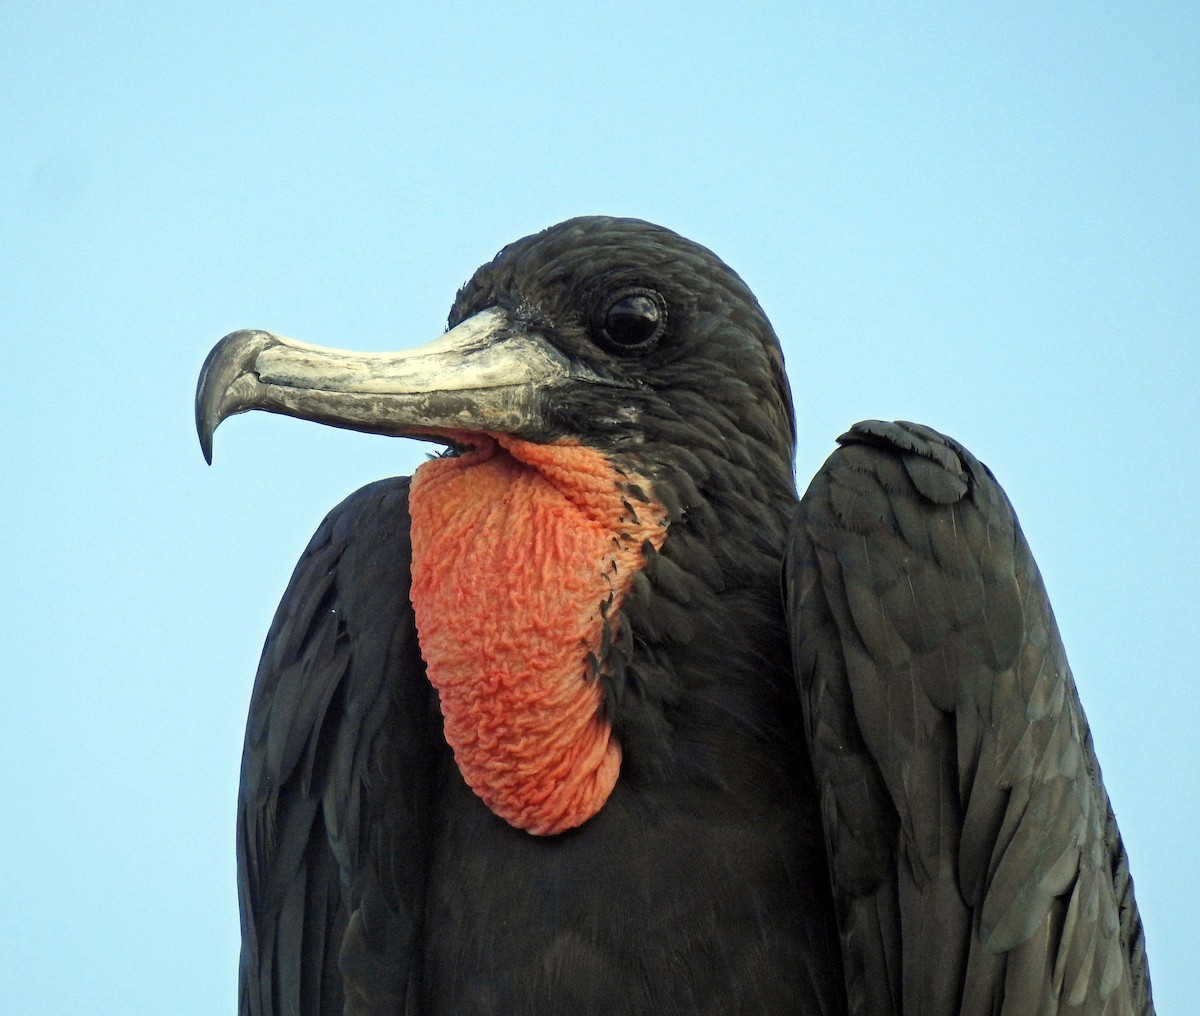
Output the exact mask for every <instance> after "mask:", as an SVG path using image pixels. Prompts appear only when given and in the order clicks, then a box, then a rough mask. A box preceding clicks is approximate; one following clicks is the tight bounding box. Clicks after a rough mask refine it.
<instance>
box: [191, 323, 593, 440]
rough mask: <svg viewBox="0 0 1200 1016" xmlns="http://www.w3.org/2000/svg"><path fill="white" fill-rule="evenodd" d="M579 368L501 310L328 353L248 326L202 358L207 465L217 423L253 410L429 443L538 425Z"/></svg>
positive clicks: (200, 401) (201, 415) (201, 428)
mask: <svg viewBox="0 0 1200 1016" xmlns="http://www.w3.org/2000/svg"><path fill="white" fill-rule="evenodd" d="M581 371H582V368H580V367H579V366H577V365H572V363H571V361H569V360H568V359H567V357H566V356H565V355H564V354H563V353H562V352H560V351H559V350H558V349H556V348H555V347H554V346H552V345H551V344H550V343H549V342H548V341H547V340H546V339H545V338H544V337H543V336H542V335H540V334H538V333H537V332H531V331H528V330H525V329H523V328H521V327H518V326H515V325H514V324H513V322H512V320H511V319H510V318H509V317H508V315H507V314H506V313H505V312H504V311H502V310H499V309H498V308H495V307H490V308H488V309H487V310H483V311H480V312H479V313H478V314H476V315H474V316H473V317H470V318H468V319H467V320H466V321H463V322H462V323H461V324H459V325H457V326H456V327H454V328H452V329H451V330H450V331H448V332H446V333H445V334H444V335H442V336H441V337H440V338H438V339H436V340H434V341H433V342H430V343H428V344H427V345H424V346H418V347H417V348H415V349H409V350H404V351H402V352H398V353H353V352H346V351H343V350H339V349H325V348H323V347H321V346H312V345H308V344H307V343H303V342H297V341H295V340H294V339H287V338H284V337H283V336H281V335H272V334H271V333H270V332H261V331H255V330H246V331H240V332H233V333H232V334H230V335H226V336H225V338H223V339H222V340H221V341H220V342H218V343H217V344H216V346H214V347H213V350H212V352H211V353H209V354H208V359H207V360H205V361H204V367H203V368H202V369H201V371H200V381H199V383H198V384H197V386H196V430H197V433H198V434H199V436H200V447H201V449H202V450H203V452H204V458H205V460H206V461H208V462H209V463H211V462H212V436H213V432H214V431H215V430H216V429H217V426H218V425H219V424H220V423H221V421H222V420H224V419H225V418H226V417H229V416H233V415H235V414H236V413H245V412H247V411H249V410H251V409H263V410H266V411H267V412H269V413H282V414H284V415H285V416H295V417H298V418H300V419H304V420H313V421H316V422H318V423H325V424H329V425H330V426H334V427H344V428H347V429H349V430H360V431H367V432H369V433H373V434H394V435H407V436H410V437H423V438H427V439H432V440H438V439H439V435H440V436H441V437H442V438H444V437H445V435H446V434H447V432H450V433H460V432H464V431H466V432H476V433H478V432H481V431H493V432H502V433H519V432H522V431H527V430H530V429H535V428H536V427H537V424H538V422H539V421H540V419H541V410H540V405H541V393H542V392H543V391H544V390H545V389H546V388H548V387H551V386H553V385H554V384H555V383H556V382H558V383H561V382H565V381H568V380H570V379H572V378H579V377H580V375H581ZM585 373H588V374H590V372H585ZM589 379H594V378H589ZM596 380H598V379H596Z"/></svg>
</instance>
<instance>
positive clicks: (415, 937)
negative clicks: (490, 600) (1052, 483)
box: [198, 218, 1151, 1016]
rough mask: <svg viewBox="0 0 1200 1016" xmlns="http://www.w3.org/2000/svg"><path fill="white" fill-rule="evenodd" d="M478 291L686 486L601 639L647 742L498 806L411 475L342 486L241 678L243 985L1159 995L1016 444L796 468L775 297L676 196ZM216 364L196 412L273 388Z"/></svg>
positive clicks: (1113, 998) (282, 994) (894, 1003)
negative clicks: (1011, 475)
mask: <svg viewBox="0 0 1200 1016" xmlns="http://www.w3.org/2000/svg"><path fill="white" fill-rule="evenodd" d="M631 286H636V287H647V288H648V289H650V290H651V291H652V292H653V293H654V294H656V295H661V297H662V299H663V304H662V306H663V307H665V309H666V327H665V330H664V332H663V337H662V338H661V340H660V339H659V338H658V337H657V336H658V333H657V332H655V333H654V334H655V338H654V342H653V343H652V344H651V346H650V348H647V349H639V350H636V351H632V352H631V351H629V350H622V349H620V348H618V344H617V343H606V342H605V341H604V338H603V335H602V334H600V333H601V332H602V322H601V323H599V324H598V319H599V318H600V317H602V315H603V308H604V307H606V306H610V305H611V303H612V297H613V294H618V295H620V294H621V293H623V292H626V291H630V287H631ZM624 306H628V305H624ZM487 308H499V309H500V310H501V311H503V312H504V314H505V315H507V317H506V321H509V322H511V324H510V325H506V327H508V328H512V329H520V330H523V332H527V333H536V334H538V335H543V336H546V337H548V339H549V341H550V343H551V345H552V346H553V347H554V350H555V351H556V352H555V355H558V354H561V355H562V356H563V357H565V359H566V361H568V362H569V363H570V364H571V365H573V367H572V370H574V369H575V367H578V375H576V374H572V375H571V378H572V379H570V380H566V381H556V382H555V383H554V384H552V385H547V386H546V387H545V389H544V390H540V391H539V392H538V398H537V405H536V414H535V415H534V416H531V417H529V418H528V419H526V420H525V422H523V423H522V424H521V426H522V427H524V428H525V429H524V430H523V431H522V434H523V436H526V437H528V438H530V439H532V440H545V441H551V440H556V439H559V438H562V437H564V436H565V437H571V438H575V439H578V440H581V441H583V442H586V443H588V444H589V445H591V446H593V447H596V448H599V449H601V450H602V451H604V452H605V453H606V454H607V455H609V456H610V457H611V459H612V461H613V462H615V463H617V464H618V465H621V464H625V465H627V466H629V467H630V468H631V469H636V470H637V471H640V472H641V473H642V474H643V475H648V476H650V477H651V479H652V481H653V484H654V494H655V496H656V497H657V498H658V499H659V500H660V501H661V502H662V504H663V505H664V506H665V508H666V509H667V511H668V513H669V518H670V528H669V530H668V535H667V539H666V541H665V543H664V545H663V547H662V550H661V552H659V553H654V552H653V551H652V550H651V549H647V551H646V554H647V561H646V567H645V569H644V571H643V573H642V574H641V575H640V576H639V577H638V578H637V580H636V581H635V583H634V586H633V589H632V591H631V593H630V595H629V597H628V598H627V599H626V601H625V604H624V607H623V609H622V611H621V615H620V617H619V618H618V624H617V626H616V628H615V634H614V636H613V638H612V644H611V645H609V646H607V647H606V650H605V659H604V660H603V661H601V662H602V663H603V664H604V669H605V674H604V676H603V677H601V680H602V682H603V687H604V694H605V710H606V713H607V715H608V717H609V718H610V720H611V721H612V724H613V729H614V731H615V733H616V736H617V737H618V739H619V740H620V743H621V744H622V746H623V749H624V762H623V767H622V773H621V777H620V779H619V781H618V783H617V787H616V790H615V791H614V792H613V794H612V797H611V798H610V799H609V801H608V803H607V804H606V805H605V806H604V808H603V809H602V810H601V811H600V813H599V814H598V815H596V816H595V817H594V818H593V819H591V820H590V821H588V822H587V823H585V824H584V825H583V826H581V827H580V828H578V829H575V830H571V831H569V832H567V833H564V834H561V835H559V836H555V837H548V838H539V837H533V836H530V835H529V834H527V833H524V832H521V831H519V830H516V829H513V828H511V827H509V826H508V825H506V824H505V823H504V822H503V821H501V820H500V819H498V818H496V817H495V816H494V815H492V814H491V813H490V812H489V811H488V810H487V808H486V807H485V806H484V805H483V804H482V803H481V802H480V801H479V800H478V799H477V798H476V797H475V796H474V795H473V794H472V793H471V791H470V790H469V789H468V788H467V787H466V785H465V784H464V783H463V780H462V778H461V776H460V775H459V774H458V771H457V769H456V767H455V764H454V760H453V757H452V755H451V753H450V751H449V749H448V747H447V746H446V744H445V743H444V740H443V739H442V737H441V718H440V715H439V713H438V707H437V698H436V695H435V694H434V692H433V691H432V689H431V687H430V685H429V683H428V681H427V680H426V678H425V676H424V672H423V669H424V668H423V664H422V662H421V658H420V650H419V646H418V642H417V636H416V631H415V627H414V623H413V617H412V610H411V607H410V605H409V603H408V583H409V561H410V541H409V531H408V526H409V518H408V511H407V491H408V486H407V481H406V480H402V479H397V480H387V481H382V482H380V483H377V484H374V485H372V486H370V487H368V488H365V489H364V490H363V491H360V492H359V493H357V494H355V495H353V496H352V497H351V498H349V499H348V500H347V501H345V502H344V503H343V504H342V505H341V506H339V507H338V508H337V509H335V511H334V512H333V513H332V514H331V515H330V517H329V518H328V519H327V520H326V521H325V523H324V524H323V525H322V526H321V528H320V530H319V531H318V532H317V534H316V535H315V536H314V538H313V541H312V543H311V544H310V546H309V548H308V550H307V551H306V553H305V556H304V558H303V559H302V560H301V562H300V564H299V566H298V567H297V570H296V573H295V575H294V576H293V578H292V581H291V584H290V585H289V587H288V590H287V592H286V593H285V595H284V598H283V601H282V603H281V605H280V608H279V612H278V614H277V617H276V620H275V622H274V624H273V626H272V629H271V633H270V635H269V636H268V640H267V646H266V648H265V650H264V654H263V660H262V664H261V666H260V669H259V674H258V678H257V681H256V685H255V691H254V697H253V702H252V705H251V715H250V722H249V726H248V730H247V738H246V751H245V756H244V760H243V774H242V791H241V799H240V809H239V834H238V855H239V877H240V886H239V888H240V895H241V899H242V908H243V955H242V977H241V1010H242V1012H243V1013H244V1014H276V1013H293V1012H295V1013H305V1014H308V1013H312V1014H317V1013H335V1012H341V1011H342V1007H343V1005H344V1007H345V1011H346V1012H348V1013H372V1014H376V1013H377V1014H382V1013H389V1014H398V1013H404V1014H408V1016H418V1014H420V1016H425V1014H434V1013H463V1014H467V1013H476V1012H478V1013H485V1012H504V1013H531V1014H532V1013H592V1012H594V1013H606V1014H607V1013H614V1014H619V1013H708V1012H711V1013H772V1014H773V1013H810V1012H811V1013H843V1012H846V1011H850V1012H855V1013H884V1012H908V1013H915V1012H927V1013H942V1012H946V1013H950V1012H964V1013H992V1012H1013V1013H1017V1012H1021V1013H1024V1012H1042V1011H1061V1012H1064V1013H1066V1012H1078V1013H1102V1012H1103V1013H1114V1014H1115V1013H1135V1012H1136V1013H1145V1012H1150V1011H1151V1003H1150V997H1149V984H1148V979H1147V975H1146V970H1145V961H1144V956H1143V954H1142V939H1141V931H1140V925H1139V922H1138V918H1137V911H1136V907H1135V905H1134V903H1133V896H1132V889H1131V883H1130V882H1129V878H1128V867H1127V862H1126V859H1125V856H1124V852H1123V850H1122V848H1121V845H1120V840H1119V837H1118V835H1117V832H1116V826H1115V822H1113V820H1112V816H1111V812H1110V810H1109V809H1108V803H1107V798H1106V797H1105V795H1104V792H1103V788H1102V786H1101V784H1100V782H1099V770H1098V768H1097V767H1096V763H1095V757H1094V754H1093V753H1092V750H1091V744H1090V739H1089V737H1088V735H1087V728H1086V724H1085V722H1084V719H1083V714H1082V710H1081V709H1080V707H1079V703H1078V699H1077V696H1076V693H1075V689H1074V685H1073V683H1072V680H1071V677H1070V674H1069V671H1067V669H1066V664H1065V658H1064V657H1063V653H1062V647H1061V643H1060V641H1059V639H1058V634H1057V631H1056V630H1055V628H1054V624H1053V618H1052V616H1051V614H1050V610H1049V606H1048V603H1047V602H1046V598H1045V594H1044V591H1043V590H1042V587H1041V582H1040V579H1039V577H1038V575H1037V571H1036V568H1035V567H1034V565H1033V562H1032V558H1031V557H1030V555H1029V552H1028V549H1027V548H1026V547H1025V544H1024V541H1023V539H1022V538H1021V536H1020V532H1019V529H1018V528H1017V526H1016V521H1015V518H1014V517H1013V515H1012V512H1011V509H1010V508H1009V506H1008V503H1007V501H1006V500H1005V498H1004V496H1003V494H1002V492H1000V490H999V488H998V486H996V484H995V482H994V480H993V479H992V478H991V475H990V473H988V472H987V471H986V469H985V468H984V467H982V466H980V465H979V463H978V462H977V461H976V460H974V459H973V458H972V457H971V456H970V455H969V454H968V453H966V452H965V451H963V450H962V449H961V448H959V447H958V446H957V445H955V444H953V442H949V441H947V440H946V439H944V438H942V437H941V436H940V435H937V434H935V433H934V432H932V431H928V430H926V429H924V428H917V427H913V426H912V425H896V424H879V423H873V424H861V425H857V426H856V427H855V428H854V430H852V431H851V433H850V434H848V435H846V436H845V437H844V438H843V439H842V443H843V447H842V448H841V449H840V450H839V451H838V452H836V453H835V454H834V455H833V456H832V457H831V458H830V460H829V462H828V463H826V465H825V467H824V468H823V469H822V470H821V472H820V473H819V474H818V476H817V477H816V478H815V479H814V481H813V483H812V485H811V487H810V489H809V491H808V493H807V494H806V495H805V497H804V499H803V501H802V502H800V503H798V502H797V499H796V496H795V492H794V488H793V483H792V478H791V468H792V467H791V457H792V446H793V433H792V427H793V425H792V419H791V407H790V398H789V396H788V393H787V387H786V381H785V380H784V378H783V373H782V358H781V356H780V354H779V350H778V344H777V342H776V340H775V337H774V334H773V332H772V331H771V328H770V325H769V324H768V323H767V321H766V318H765V317H764V316H763V314H762V312H761V310H760V309H759V308H758V305H757V303H756V302H755V301H754V298H753V296H752V295H751V294H750V293H749V291H748V290H747V289H746V288H745V286H744V285H743V284H742V283H741V281H740V280H739V279H737V277H736V276H735V275H733V273H732V272H730V271H729V270H728V269H727V268H726V267H725V266H724V265H722V264H721V263H720V262H719V261H718V260H717V259H716V258H715V257H713V255H711V254H710V253H709V252H707V251H705V250H704V249H703V248H700V247H698V246H696V245H694V244H691V243H689V242H688V241H685V240H683V239H681V238H679V237H677V236H675V235H674V234H672V233H669V232H668V231H666V230H661V229H659V228H657V227H652V226H649V225H647V224H644V223H639V222H635V221H632V220H613V219H600V218H593V219H580V220H572V221H571V222H568V223H564V224H562V225H560V226H557V227H554V228H553V229H551V230H548V231H546V232H545V233H542V234H538V235H536V236H534V237H529V238H526V239H525V240H523V241H519V242H518V243H516V244H513V245H511V246H510V247H509V248H506V249H505V250H504V251H502V252H501V253H500V255H498V256H497V259H496V260H495V261H494V262H493V263H492V264H490V265H487V266H484V268H482V269H480V271H479V272H478V273H477V274H476V276H475V277H474V278H473V279H472V280H471V282H469V283H468V284H467V285H466V286H464V288H463V290H462V291H461V292H460V294H459V297H458V299H457V301H456V303H455V306H454V309H453V311H452V313H451V325H456V324H458V323H459V322H462V321H465V320H468V319H471V318H472V315H476V314H478V313H479V312H481V311H483V310H485V309H487ZM637 334H639V335H640V334H642V333H641V332H638V333H637ZM646 334H649V331H646ZM231 338H234V337H231ZM226 341H229V340H226ZM239 341H240V342H241V343H242V345H240V346H239V347H238V348H239V349H241V348H243V346H244V344H245V342H244V340H239ZM219 349H220V347H218V351H219ZM218 351H214V355H213V357H212V358H210V364H216V366H220V364H221V363H225V362H226V361H225V360H222V356H224V354H221V355H218ZM239 355H241V354H239ZM210 364H206V374H207V373H208V372H209V367H210ZM216 366H214V368H213V373H214V374H220V373H221V372H220V371H219V370H217V369H216ZM224 369H226V374H230V369H228V368H224ZM239 370H240V368H239ZM226 374H222V375H221V376H222V378H224V377H225V376H226ZM230 376H231V375H230ZM265 376H266V375H265V374H264V373H263V372H261V371H260V377H265ZM579 378H582V380H580V379H579ZM221 383H222V384H224V383H225V381H224V380H222V382H221ZM210 387H211V386H210ZM221 398H225V397H224V396H223V395H221V393H220V392H218V393H216V394H215V395H214V394H213V392H212V391H209V390H206V389H205V387H204V383H203V382H202V391H201V395H200V396H198V399H199V401H198V406H203V407H209V408H204V409H199V408H198V419H200V420H201V431H202V434H205V433H207V434H208V435H211V430H212V428H213V427H215V426H216V423H217V422H219V420H220V418H221V416H222V415H226V414H227V413H228V412H231V411H240V410H241V409H245V408H253V407H254V405H255V404H256V403H255V402H254V398H257V396H254V397H253V398H249V397H245V396H244V393H243V394H239V396H238V399H239V400H240V401H237V403H236V406H235V408H233V409H221V408H220V405H221V404H220V402H219V399H221ZM226 401H227V402H230V404H232V402H233V400H232V399H226ZM258 404H261V405H262V406H263V407H264V408H271V409H273V410H274V411H284V412H292V413H293V414H294V415H306V413H307V412H308V411H307V410H305V412H304V413H301V412H299V411H296V410H295V409H292V408H285V409H279V408H278V406H279V402H278V401H277V402H272V403H269V404H268V403H267V402H266V401H265V400H263V401H261V402H260V403H258ZM214 405H215V406H218V408H217V409H212V408H211V407H212V406H214ZM320 418H321V419H322V420H323V421H324V422H331V421H330V419H329V417H328V415H323V416H321V417H320ZM358 419H359V418H357V417H356V421H357V420H358ZM529 420H532V421H533V422H529ZM410 422H411V421H410ZM353 425H354V426H359V427H361V426H362V424H361V422H355V423H354V424H353ZM396 429H403V428H401V427H397V428H396ZM831 874H832V877H831ZM1054 999H1060V1000H1061V1005H1059V1007H1058V1008H1057V1009H1056V1008H1055V1005H1056V1004H1057V1003H1054V1001H1053V1000H1054Z"/></svg>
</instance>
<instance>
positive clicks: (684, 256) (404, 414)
mask: <svg viewBox="0 0 1200 1016" xmlns="http://www.w3.org/2000/svg"><path fill="white" fill-rule="evenodd" d="M449 326H450V327H449V329H448V330H447V331H446V332H445V333H444V334H443V335H442V336H441V337H440V338H438V339H436V340H435V341H433V342H431V343H428V344H426V345H424V346H418V347H416V348H413V349H408V350H405V351H403V352H399V353H352V352H346V351H342V350H336V349H327V348H323V347H320V346H313V345H308V344H306V343H301V342H297V341H295V340H292V339H288V338H284V337H283V336H279V335H274V334H271V333H269V332H265V331H258V330H246V331H238V332H234V333H232V334H231V335H228V336H226V337H225V338H224V339H222V340H221V341H220V342H219V343H218V344H217V346H216V347H215V348H214V349H213V351H212V352H211V353H210V354H209V357H208V359H207V361H206V362H205V365H204V368H203V370H202V372H201V377H200V383H199V386H198V389H197V394H196V425H197V430H198V432H199V435H200V443H201V446H202V449H203V450H204V453H205V457H206V458H207V459H209V461H211V455H212V438H213V432H214V431H215V430H216V428H217V426H218V425H219V424H220V423H221V421H222V420H224V419H226V418H227V417H229V416H231V415H234V414H236V413H242V412H246V411H248V410H252V409H260V410H266V411H268V412H274V413H282V414H285V415H289V416H295V417H299V418H303V419H308V420H314V421H317V422H320V423H325V424H329V425H332V426H337V427H344V428H349V429H354V430H361V431H368V432H373V433H383V434H394V435H404V436H408V437H415V438H419V439H423V440H430V441H435V442H440V443H443V444H446V445H448V446H449V447H450V448H451V449H454V450H461V449H462V448H466V447H471V446H473V445H475V444H477V443H478V442H479V441H480V440H482V435H486V434H496V433H500V434H509V435H513V436H515V437H518V438H521V439H523V440H527V441H532V442H536V443H549V442H553V441H555V440H560V439H563V438H571V439H575V440H578V441H580V442H582V443H585V444H586V445H588V446H589V447H593V448H596V449H598V450H600V451H603V452H605V453H606V454H613V455H616V456H618V457H628V458H630V459H632V460H633V461H635V462H636V463H637V464H638V467H639V469H640V470H641V471H642V472H643V473H644V474H646V475H649V476H651V477H652V478H653V479H655V480H656V481H657V482H658V483H660V484H661V485H662V487H663V490H662V491H661V494H662V496H663V498H664V501H665V503H666V504H667V507H668V509H669V510H670V513H671V516H672V520H673V521H677V520H678V519H679V518H680V517H681V516H682V515H684V514H686V512H687V510H688V508H689V507H695V506H694V505H689V502H691V501H694V500H696V495H697V493H698V491H696V490H693V488H694V487H697V486H698V487H700V488H703V487H704V486H705V485H706V483H707V482H708V480H709V479H710V478H711V474H712V473H713V472H714V471H715V472H717V473H722V472H725V471H727V467H729V468H733V470H734V471H735V472H736V473H738V474H739V476H740V477H741V479H742V481H743V482H744V483H746V484H752V485H753V486H754V487H755V489H758V490H764V489H765V491H766V492H767V493H768V494H783V495H784V496H786V495H787V493H788V492H790V491H791V488H792V473H791V469H792V455H793V446H794V436H795V435H794V421H793V415H792V405H791V397H790V394H789V391H788V387H787V381H786V379H785V376H784V371H783V356H782V353H781V352H780V348H779V343H778V340H777V339H776V337H775V334H774V331H773V330H772V328H771V325H770V323H769V322H768V321H767V318H766V316H765V315H764V314H763V312H762V309H761V308H760V307H759V305H758V302H757V300H756V299H755V298H754V296H753V294H752V293H751V292H750V290H749V289H748V288H747V287H746V285H745V284H744V283H743V282H742V281H741V279H740V278H738V276H737V275H736V274H735V273H734V272H733V271H732V270H730V269H729V268H728V267H727V266H726V265H725V264H724V263H722V262H721V261H720V260H719V259H718V258H717V257H716V256H715V255H714V254H713V253H712V252H711V251H709V250H707V249H705V248H704V247H702V246H700V245H699V244H696V243H692V242H691V241H689V240H686V239H684V238H683V237H681V236H679V235H677V234H675V233H673V232H671V231H670V230H667V229H663V228H661V227H658V226H654V225H651V224H649V223H645V222H641V221H638V220H634V219H618V218H607V217H601V216H589V217H583V218H576V219H570V220H568V221H566V222H563V223H560V224H559V225H557V226H553V227H551V228H549V229H546V230H544V231H542V232H540V233H536V234H534V235H532V236H528V237H526V238H524V239H522V240H518V241H516V242H514V243H512V244H509V245H508V246H507V247H505V248H504V249H503V250H501V251H500V253H499V254H498V255H497V256H496V257H495V259H494V260H493V261H491V262H490V263H488V264H486V265H484V266H483V267H482V268H480V269H479V270H478V271H477V272H476V273H475V275H474V276H473V277H472V278H471V280H470V281H469V282H467V283H466V285H464V286H463V287H462V289H461V290H460V291H459V293H458V296H457V298H456V299H455V301H454V306H453V308H452V310H451V313H450V319H449ZM680 474H683V475H680ZM718 500H719V499H718Z"/></svg>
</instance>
